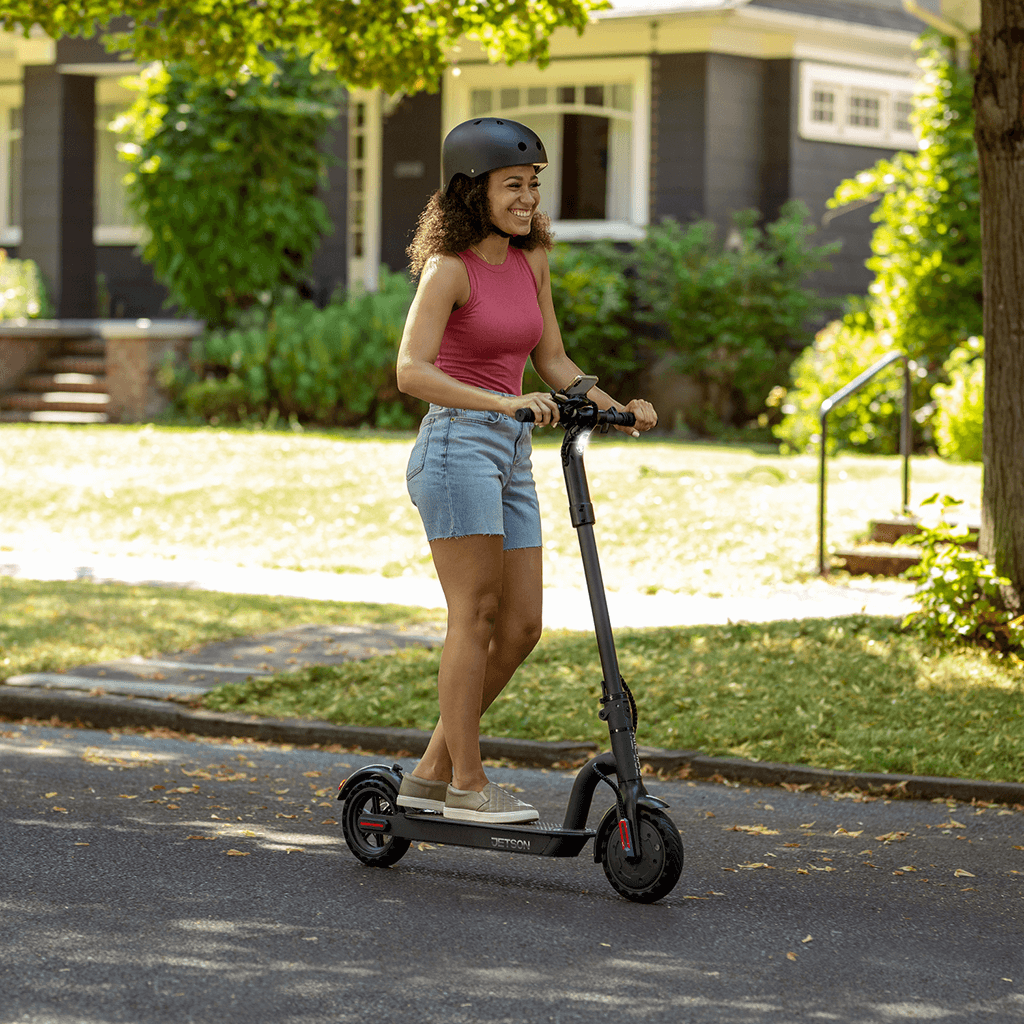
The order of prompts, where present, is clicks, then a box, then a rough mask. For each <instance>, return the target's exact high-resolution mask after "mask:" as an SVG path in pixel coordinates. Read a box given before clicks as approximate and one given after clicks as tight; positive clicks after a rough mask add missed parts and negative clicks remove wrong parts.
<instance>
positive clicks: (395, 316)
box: [164, 270, 415, 427]
mask: <svg viewBox="0 0 1024 1024" xmlns="http://www.w3.org/2000/svg"><path fill="white" fill-rule="evenodd" d="M410 302H411V289H410V285H409V281H408V278H406V277H405V276H404V275H401V274H389V273H388V272H387V271H386V270H383V271H382V276H381V282H380V289H379V290H378V291H376V292H363V291H358V292H352V293H350V294H348V295H347V296H344V297H341V298H338V299H336V300H335V301H333V302H332V303H330V304H329V305H328V306H327V307H326V308H325V309H319V308H318V307H317V306H316V305H315V304H314V303H312V302H309V301H305V300H302V299H299V298H297V297H295V296H290V297H285V298H283V299H282V301H280V302H279V303H278V304H277V305H275V306H273V307H272V308H271V309H269V310H260V311H258V312H257V311H253V312H252V313H250V314H249V316H248V317H247V318H246V319H245V321H244V322H243V323H240V324H239V325H238V326H237V327H233V328H229V329H225V330H221V331H213V332H210V333H208V334H206V335H204V336H202V337H201V338H198V339H197V340H196V341H195V342H194V343H193V347H192V356H191V361H190V365H189V366H187V367H185V368H181V369H178V370H174V369H173V368H171V367H168V368H167V370H166V372H165V376H164V383H165V385H166V386H167V387H168V389H169V390H170V392H171V394H172V395H173V396H174V397H175V400H176V404H177V405H178V407H179V408H180V409H182V410H183V411H184V412H185V413H186V414H188V415H189V416H192V417H199V418H202V419H207V420H212V419H214V418H216V421H220V420H247V419H250V418H259V419H265V418H267V417H268V416H271V417H272V418H274V419H276V418H277V417H278V416H285V417H288V418H293V417H294V418H295V419H297V420H302V421H306V422H316V423H321V424H342V425H354V424H357V423H370V424H373V425H375V426H379V427H406V426H410V425H411V424H412V422H413V413H414V412H415V409H414V408H410V406H407V405H406V404H405V400H404V399H403V396H402V395H401V394H400V393H399V392H398V389H397V387H396V385H395V378H394V364H395V358H396V356H397V353H398V344H399V342H400V341H401V336H402V327H403V324H404V322H405V316H406V313H407V312H408V309H409V304H410Z"/></svg>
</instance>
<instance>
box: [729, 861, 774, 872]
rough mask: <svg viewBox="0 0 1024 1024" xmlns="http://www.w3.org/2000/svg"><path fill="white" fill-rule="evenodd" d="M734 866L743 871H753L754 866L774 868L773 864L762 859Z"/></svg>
mask: <svg viewBox="0 0 1024 1024" xmlns="http://www.w3.org/2000/svg"><path fill="white" fill-rule="evenodd" d="M736 867H738V868H741V869H743V870H744V871H753V870H755V869H756V868H769V869H771V870H772V871H774V870H775V865H774V864H765V863H764V862H763V861H757V862H756V863H754V864H737V865H736Z"/></svg>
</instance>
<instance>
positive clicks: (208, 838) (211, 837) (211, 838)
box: [185, 836, 214, 843]
mask: <svg viewBox="0 0 1024 1024" xmlns="http://www.w3.org/2000/svg"><path fill="white" fill-rule="evenodd" d="M185 838H186V839H206V840H207V841H209V842H211V843H212V842H213V838H214V837H213V836H185Z"/></svg>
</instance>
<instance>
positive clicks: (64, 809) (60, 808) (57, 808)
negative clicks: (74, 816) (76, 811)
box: [53, 807, 68, 814]
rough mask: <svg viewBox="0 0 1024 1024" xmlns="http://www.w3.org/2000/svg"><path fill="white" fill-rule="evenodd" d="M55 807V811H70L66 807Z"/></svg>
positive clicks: (63, 812)
mask: <svg viewBox="0 0 1024 1024" xmlns="http://www.w3.org/2000/svg"><path fill="white" fill-rule="evenodd" d="M53 809H54V810H55V811H60V813H61V814H67V813H68V809H67V808H66V807H54V808H53Z"/></svg>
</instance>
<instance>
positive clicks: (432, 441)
mask: <svg viewBox="0 0 1024 1024" xmlns="http://www.w3.org/2000/svg"><path fill="white" fill-rule="evenodd" d="M532 428H533V424H531V423H519V422H518V421H517V420H514V419H512V418H511V417H510V416H505V415H504V414H503V413H499V412H485V411H478V410H475V409H449V408H446V407H444V406H440V405H431V407H430V411H429V412H428V413H427V415H426V416H424V417H423V422H422V423H421V424H420V432H419V435H418V436H417V438H416V443H415V444H414V445H413V447H412V453H411V454H410V456H409V466H408V469H407V470H406V484H407V486H408V488H409V496H410V497H411V498H412V503H413V504H414V505H415V506H416V509H417V510H418V512H419V514H420V518H421V519H422V520H423V527H424V529H425V530H426V531H427V540H431V541H434V540H442V539H449V538H453V537H470V536H474V535H479V534H484V535H487V536H501V537H504V544H503V548H504V550H505V551H513V550H515V549H517V548H538V547H540V546H541V530H540V505H539V504H538V502H537V488H536V486H535V485H534V482H533V465H532V463H531V462H530V455H531V452H532V450H533V445H532V438H531V431H532Z"/></svg>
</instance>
